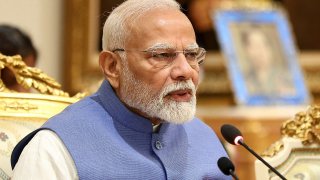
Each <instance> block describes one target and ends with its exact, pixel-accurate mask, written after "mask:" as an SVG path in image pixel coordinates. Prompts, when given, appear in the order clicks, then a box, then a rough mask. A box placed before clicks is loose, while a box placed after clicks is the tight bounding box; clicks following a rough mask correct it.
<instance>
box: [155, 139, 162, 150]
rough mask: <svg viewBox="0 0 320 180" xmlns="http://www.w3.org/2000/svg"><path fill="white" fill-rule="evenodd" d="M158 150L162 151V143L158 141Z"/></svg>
mask: <svg viewBox="0 0 320 180" xmlns="http://www.w3.org/2000/svg"><path fill="white" fill-rule="evenodd" d="M156 149H158V150H160V149H162V144H161V142H160V141H156Z"/></svg>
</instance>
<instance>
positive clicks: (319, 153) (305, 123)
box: [255, 105, 320, 180]
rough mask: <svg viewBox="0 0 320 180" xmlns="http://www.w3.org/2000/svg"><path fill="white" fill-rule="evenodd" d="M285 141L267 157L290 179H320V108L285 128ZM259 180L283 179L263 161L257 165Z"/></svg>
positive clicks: (272, 164) (312, 110)
mask: <svg viewBox="0 0 320 180" xmlns="http://www.w3.org/2000/svg"><path fill="white" fill-rule="evenodd" d="M281 134H282V135H281V136H282V138H281V139H280V140H279V141H277V142H275V143H274V144H273V145H271V146H270V147H269V148H268V149H267V150H266V151H265V152H264V153H263V154H262V156H263V158H264V159H265V160H266V161H267V162H268V163H270V165H271V166H273V167H275V168H276V169H277V170H278V171H279V172H280V173H281V174H282V175H284V176H285V177H286V178H287V179H290V180H294V179H297V180H298V179H299V180H313V179H317V180H318V179H320V106H316V105H314V106H311V107H309V108H308V109H307V110H306V111H305V112H300V113H297V114H296V115H295V117H294V118H293V119H290V120H288V121H286V122H285V123H284V124H283V125H282V127H281ZM255 172H256V179H257V180H266V179H279V178H278V177H277V176H276V175H275V174H274V173H272V172H271V171H270V170H269V169H268V168H267V167H266V166H264V165H263V164H262V163H261V162H260V161H257V160H256V162H255Z"/></svg>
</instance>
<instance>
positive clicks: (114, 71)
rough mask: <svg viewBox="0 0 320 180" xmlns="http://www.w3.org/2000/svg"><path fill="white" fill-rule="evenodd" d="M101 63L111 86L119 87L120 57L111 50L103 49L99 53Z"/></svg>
mask: <svg viewBox="0 0 320 180" xmlns="http://www.w3.org/2000/svg"><path fill="white" fill-rule="evenodd" d="M99 65H100V68H101V70H102V72H103V74H104V76H105V78H106V79H107V80H108V81H109V83H110V84H111V86H112V87H113V88H115V89H117V88H118V87H119V76H120V58H119V57H117V55H116V54H115V53H113V52H111V51H102V52H101V53H100V55H99Z"/></svg>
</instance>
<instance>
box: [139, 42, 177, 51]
mask: <svg viewBox="0 0 320 180" xmlns="http://www.w3.org/2000/svg"><path fill="white" fill-rule="evenodd" d="M156 49H174V46H172V45H170V44H167V43H156V44H154V45H152V46H151V47H148V48H147V49H145V50H144V51H152V50H156Z"/></svg>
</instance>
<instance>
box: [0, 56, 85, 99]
mask: <svg viewBox="0 0 320 180" xmlns="http://www.w3.org/2000/svg"><path fill="white" fill-rule="evenodd" d="M5 67H7V68H9V69H10V70H11V71H12V72H13V73H14V75H15V77H16V80H17V82H18V83H19V84H21V85H22V86H23V87H25V88H34V89H35V90H37V91H38V92H40V93H41V94H49V95H56V96H63V97H69V94H68V93H67V92H64V91H62V90H61V85H60V84H59V83H58V82H56V81H55V80H54V79H53V78H51V77H49V76H48V75H46V74H45V73H43V72H42V71H41V70H40V69H38V68H33V67H28V66H27V65H26V64H25V63H24V61H22V58H21V56H19V55H16V56H5V55H3V54H1V53H0V70H2V69H4V68H5ZM0 92H12V90H9V89H8V88H7V87H6V86H5V84H4V83H3V81H2V80H1V79H0ZM84 96H85V94H84V93H78V94H76V95H75V97H77V98H82V97H84Z"/></svg>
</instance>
